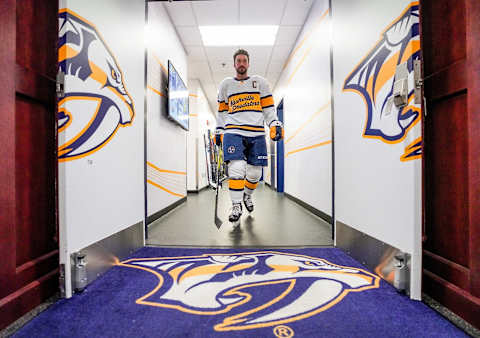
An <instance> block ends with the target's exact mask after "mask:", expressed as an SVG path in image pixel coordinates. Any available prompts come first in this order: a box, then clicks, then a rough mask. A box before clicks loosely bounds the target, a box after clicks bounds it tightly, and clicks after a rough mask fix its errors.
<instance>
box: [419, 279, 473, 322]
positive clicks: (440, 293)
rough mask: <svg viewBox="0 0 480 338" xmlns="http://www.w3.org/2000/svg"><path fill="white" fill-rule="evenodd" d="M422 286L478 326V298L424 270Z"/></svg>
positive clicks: (436, 298)
mask: <svg viewBox="0 0 480 338" xmlns="http://www.w3.org/2000/svg"><path fill="white" fill-rule="evenodd" d="M423 288H424V290H428V293H427V294H428V295H431V296H433V297H434V298H435V300H437V301H438V302H440V303H441V304H442V305H443V306H445V307H447V308H449V309H450V310H452V311H453V312H455V313H456V314H457V315H459V316H460V317H462V318H463V319H465V320H466V321H468V322H469V323H471V324H473V325H474V326H476V327H477V328H480V299H479V298H475V297H472V296H471V295H470V294H469V293H468V292H465V290H463V289H462V288H459V287H458V286H456V285H454V284H451V283H448V282H447V281H445V280H444V279H442V278H440V277H438V276H437V275H435V274H433V273H430V272H429V271H424V273H423Z"/></svg>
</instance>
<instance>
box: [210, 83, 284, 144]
mask: <svg viewBox="0 0 480 338" xmlns="http://www.w3.org/2000/svg"><path fill="white" fill-rule="evenodd" d="M277 119H278V118H277V113H276V111H275V106H274V104H273V96H272V93H271V92H270V88H269V85H268V83H267V81H266V80H265V79H264V78H263V77H261V76H258V75H253V76H251V77H248V78H246V79H244V80H237V79H236V78H233V77H227V78H226V79H225V80H223V81H222V83H221V84H220V88H219V90H218V114H217V133H225V134H239V135H243V136H249V137H252V136H261V135H265V127H264V125H265V123H266V124H267V126H270V124H271V123H272V122H273V121H276V120H277Z"/></svg>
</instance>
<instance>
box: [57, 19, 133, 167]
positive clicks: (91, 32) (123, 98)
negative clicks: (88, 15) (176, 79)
mask: <svg viewBox="0 0 480 338" xmlns="http://www.w3.org/2000/svg"><path fill="white" fill-rule="evenodd" d="M59 30H60V33H59V35H60V37H59V46H58V48H59V51H58V57H59V67H60V70H61V71H62V72H63V73H64V74H65V83H66V86H65V97H64V98H63V99H61V101H60V102H59V104H58V128H59V129H58V131H59V140H60V144H59V149H58V157H59V161H69V160H74V159H77V158H81V157H84V156H88V155H90V154H92V153H93V152H95V151H97V150H99V149H100V148H102V147H103V146H104V145H106V144H107V143H108V142H109V141H110V140H111V139H112V137H113V136H114V135H115V133H116V131H117V130H118V128H119V126H122V127H125V126H128V125H130V124H131V123H132V121H133V118H134V115H135V111H134V105H133V101H132V98H131V97H130V95H129V94H128V92H127V90H126V89H125V83H124V78H123V73H122V71H121V69H120V67H119V65H118V63H117V61H116V60H115V57H114V56H113V54H112V52H111V51H110V49H109V48H108V47H107V45H106V43H105V41H104V40H103V39H102V38H101V36H100V33H99V32H98V31H97V29H96V27H95V26H94V25H93V24H92V23H90V22H88V21H87V20H86V19H84V18H82V17H81V16H79V15H78V14H76V13H74V12H72V11H70V10H68V9H62V10H60V11H59Z"/></svg>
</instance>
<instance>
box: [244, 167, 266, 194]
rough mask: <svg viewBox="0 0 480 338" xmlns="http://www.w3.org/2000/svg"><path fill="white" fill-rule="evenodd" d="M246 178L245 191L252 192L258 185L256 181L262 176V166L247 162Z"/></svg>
mask: <svg viewBox="0 0 480 338" xmlns="http://www.w3.org/2000/svg"><path fill="white" fill-rule="evenodd" d="M246 176H247V178H246V179H245V193H246V194H248V195H251V194H253V192H254V191H255V189H256V188H257V186H258V181H259V180H260V177H261V176H262V167H260V166H255V165H251V164H247V175H246Z"/></svg>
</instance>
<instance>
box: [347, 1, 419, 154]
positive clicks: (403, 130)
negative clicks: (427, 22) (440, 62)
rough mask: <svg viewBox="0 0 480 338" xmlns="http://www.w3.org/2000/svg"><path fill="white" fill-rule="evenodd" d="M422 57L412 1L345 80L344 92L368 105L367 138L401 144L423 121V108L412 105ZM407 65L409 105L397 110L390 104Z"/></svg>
mask: <svg viewBox="0 0 480 338" xmlns="http://www.w3.org/2000/svg"><path fill="white" fill-rule="evenodd" d="M419 58H420V35H419V5H418V2H413V3H412V4H410V6H409V7H408V8H407V9H406V10H405V11H404V12H403V13H402V14H401V15H400V17H398V18H397V19H395V20H394V21H393V22H392V23H391V24H390V25H389V26H388V27H387V29H385V31H384V32H383V34H382V37H381V39H380V41H379V42H378V43H377V44H376V45H375V46H374V47H373V49H372V50H371V51H370V52H369V53H368V55H367V56H366V57H365V58H364V59H363V60H362V61H361V62H360V64H359V65H358V66H357V67H356V68H355V69H354V70H353V71H352V73H351V74H350V75H349V76H348V77H347V78H346V79H345V83H344V86H343V89H344V90H345V91H354V92H356V93H358V94H360V95H362V97H363V98H364V100H365V104H366V106H367V107H366V108H367V120H366V123H365V129H364V132H363V136H364V137H368V138H376V139H379V140H381V141H383V142H386V143H398V142H400V141H402V140H403V139H404V138H405V136H406V135H407V133H408V131H409V130H410V129H411V128H412V127H413V126H414V125H415V124H416V123H417V122H418V121H419V120H420V106H419V105H416V104H414V103H413V98H414V97H413V95H414V93H413V88H412V87H413V60H415V59H419ZM405 62H406V63H407V69H408V77H409V78H408V84H409V93H408V104H407V105H406V106H404V107H403V108H397V107H396V106H395V105H394V104H392V103H393V102H391V101H392V98H391V97H392V94H393V83H394V78H395V71H396V67H397V65H399V64H402V63H405ZM389 99H390V102H389ZM407 149H408V147H407ZM420 156H421V155H420ZM418 157H419V156H413V158H418ZM403 158H408V159H412V156H408V154H404V156H403Z"/></svg>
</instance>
